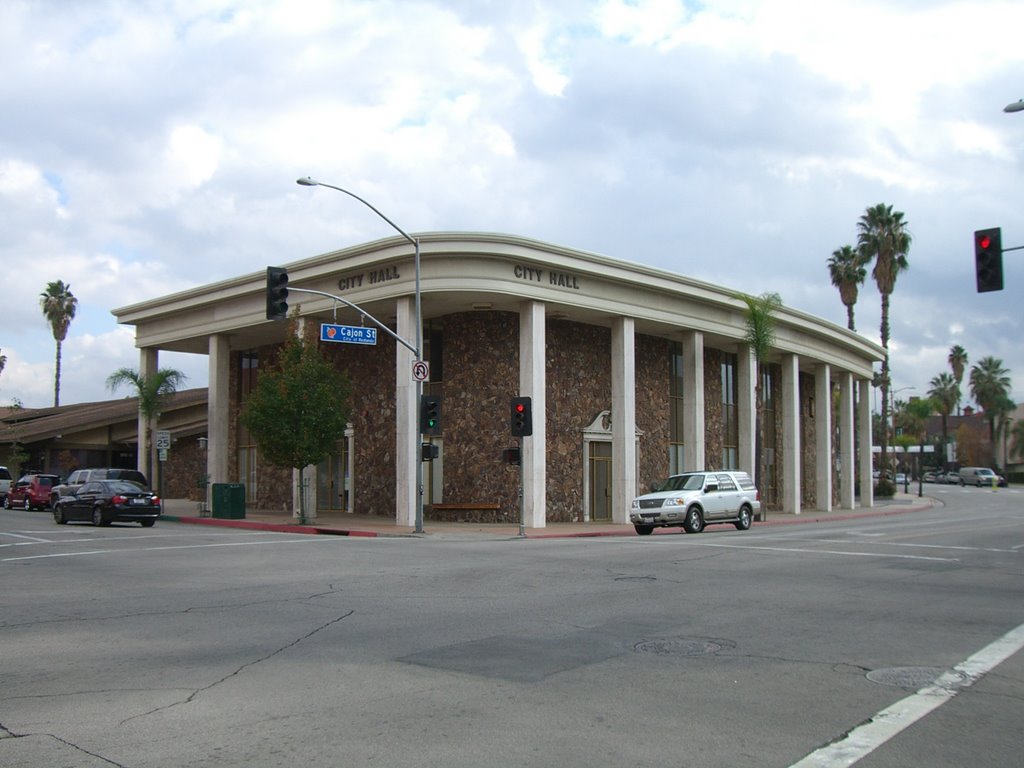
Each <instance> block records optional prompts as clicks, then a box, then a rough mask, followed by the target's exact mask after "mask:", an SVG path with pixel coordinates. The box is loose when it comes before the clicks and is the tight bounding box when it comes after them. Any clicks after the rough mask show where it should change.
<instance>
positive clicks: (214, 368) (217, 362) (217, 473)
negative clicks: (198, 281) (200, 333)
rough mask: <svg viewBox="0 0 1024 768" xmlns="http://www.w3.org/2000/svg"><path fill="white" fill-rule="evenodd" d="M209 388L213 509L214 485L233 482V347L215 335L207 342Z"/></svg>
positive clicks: (208, 503) (209, 498)
mask: <svg viewBox="0 0 1024 768" xmlns="http://www.w3.org/2000/svg"><path fill="white" fill-rule="evenodd" d="M207 346H208V350H209V360H208V361H207V362H208V365H209V374H208V375H209V385H208V387H207V399H206V479H207V485H206V508H207V509H213V484H214V483H227V482H230V478H229V477H228V467H229V466H230V461H229V460H230V456H229V454H228V451H229V447H230V431H229V430H230V427H229V424H230V419H229V418H228V414H229V413H230V410H231V406H230V399H231V389H230V385H229V381H230V379H231V363H230V360H231V345H230V342H229V341H228V337H227V336H226V335H225V334H222V333H215V334H213V335H212V336H210V338H209V339H208V340H207Z"/></svg>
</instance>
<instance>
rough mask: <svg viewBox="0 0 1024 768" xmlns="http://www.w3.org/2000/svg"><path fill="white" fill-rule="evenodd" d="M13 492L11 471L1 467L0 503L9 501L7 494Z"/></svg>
mask: <svg viewBox="0 0 1024 768" xmlns="http://www.w3.org/2000/svg"><path fill="white" fill-rule="evenodd" d="M10 491H11V471H10V470H9V469H7V467H0V503H3V502H5V501H7V494H8V493H10Z"/></svg>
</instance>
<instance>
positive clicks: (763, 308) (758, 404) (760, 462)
mask: <svg viewBox="0 0 1024 768" xmlns="http://www.w3.org/2000/svg"><path fill="white" fill-rule="evenodd" d="M736 297H737V298H738V299H740V300H742V301H743V303H744V304H746V305H747V312H746V324H747V330H746V334H745V335H744V337H743V340H744V341H745V342H746V343H747V345H748V346H749V347H750V349H751V351H752V352H753V353H754V403H755V408H754V411H755V414H754V419H755V422H756V423H755V426H754V461H755V462H756V463H757V472H756V478H755V483H756V484H757V490H758V492H759V493H760V495H761V498H762V499H765V498H767V496H766V495H765V493H766V490H767V489H766V488H765V475H766V473H767V470H768V468H767V464H766V462H765V459H766V455H767V451H765V450H764V448H763V446H764V398H763V394H762V392H761V366H762V365H764V364H765V363H766V362H767V360H768V355H769V354H770V353H771V350H772V347H773V346H774V345H775V313H776V312H777V311H778V310H779V308H780V307H781V306H782V299H781V297H780V296H779V294H777V293H762V294H761V295H760V296H749V295H747V294H745V293H741V294H737V296H736ZM761 516H762V519H766V518H767V515H765V512H764V507H763V506H762V510H761Z"/></svg>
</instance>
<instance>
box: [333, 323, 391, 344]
mask: <svg viewBox="0 0 1024 768" xmlns="http://www.w3.org/2000/svg"><path fill="white" fill-rule="evenodd" d="M320 341H334V342H338V343H341V344H376V343H377V329H376V328H366V327H364V326H362V325H335V324H333V323H321V324H320Z"/></svg>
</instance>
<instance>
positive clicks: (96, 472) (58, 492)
mask: <svg viewBox="0 0 1024 768" xmlns="http://www.w3.org/2000/svg"><path fill="white" fill-rule="evenodd" d="M90 480H130V481H131V482H133V483H137V484H138V485H140V486H142V487H143V488H148V487H149V483H147V482H146V476H145V475H144V474H142V473H141V472H139V471H138V470H137V469H121V468H116V467H105V468H102V469H76V470H75V471H74V472H72V473H71V474H70V475H68V479H67V480H66V481H65V482H63V483H61V484H59V485H56V486H54V488H53V490H52V491H51V492H50V506H51V507H55V506H56V505H57V501H58V500H59V499H60V497H61V496H68V495H71V494H72V493H73V492H74V491H76V490H78V489H79V488H80V487H82V485H84V484H85V483H88V482H89V481H90Z"/></svg>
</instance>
